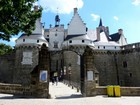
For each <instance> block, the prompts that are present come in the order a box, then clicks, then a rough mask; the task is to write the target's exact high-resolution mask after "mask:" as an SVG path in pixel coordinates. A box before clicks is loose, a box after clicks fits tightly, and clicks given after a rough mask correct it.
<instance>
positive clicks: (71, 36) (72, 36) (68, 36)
mask: <svg viewBox="0 0 140 105" xmlns="http://www.w3.org/2000/svg"><path fill="white" fill-rule="evenodd" d="M83 35H84V34H77V35H67V37H66V38H65V40H69V39H71V38H74V37H79V36H83Z"/></svg>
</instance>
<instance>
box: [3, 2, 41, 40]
mask: <svg viewBox="0 0 140 105" xmlns="http://www.w3.org/2000/svg"><path fill="white" fill-rule="evenodd" d="M35 2H36V0H0V39H3V40H7V41H10V38H11V36H13V35H17V34H18V33H19V32H25V33H27V34H28V35H30V34H31V33H32V30H34V29H35V22H36V20H37V19H38V18H40V17H41V13H42V8H41V7H39V8H38V10H37V11H35V10H33V3H35Z"/></svg>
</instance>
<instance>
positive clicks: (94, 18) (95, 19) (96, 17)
mask: <svg viewBox="0 0 140 105" xmlns="http://www.w3.org/2000/svg"><path fill="white" fill-rule="evenodd" d="M91 16H92V17H93V20H94V21H97V19H99V18H100V16H99V15H97V14H91Z"/></svg>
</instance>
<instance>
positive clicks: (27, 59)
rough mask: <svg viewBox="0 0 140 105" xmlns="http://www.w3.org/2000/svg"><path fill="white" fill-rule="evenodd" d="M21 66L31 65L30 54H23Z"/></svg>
mask: <svg viewBox="0 0 140 105" xmlns="http://www.w3.org/2000/svg"><path fill="white" fill-rule="evenodd" d="M21 63H22V65H24V64H26V65H31V64H32V63H33V62H32V52H23V58H22V62H21Z"/></svg>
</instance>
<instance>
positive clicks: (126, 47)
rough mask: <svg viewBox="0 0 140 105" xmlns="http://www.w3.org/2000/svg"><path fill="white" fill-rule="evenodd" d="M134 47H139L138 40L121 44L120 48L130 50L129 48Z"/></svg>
mask: <svg viewBox="0 0 140 105" xmlns="http://www.w3.org/2000/svg"><path fill="white" fill-rule="evenodd" d="M134 48H140V42H138V43H132V44H128V45H125V46H121V49H122V50H131V49H134Z"/></svg>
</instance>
